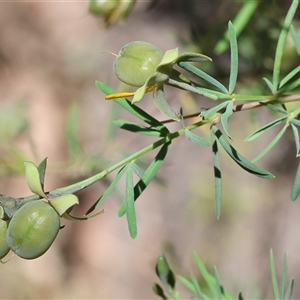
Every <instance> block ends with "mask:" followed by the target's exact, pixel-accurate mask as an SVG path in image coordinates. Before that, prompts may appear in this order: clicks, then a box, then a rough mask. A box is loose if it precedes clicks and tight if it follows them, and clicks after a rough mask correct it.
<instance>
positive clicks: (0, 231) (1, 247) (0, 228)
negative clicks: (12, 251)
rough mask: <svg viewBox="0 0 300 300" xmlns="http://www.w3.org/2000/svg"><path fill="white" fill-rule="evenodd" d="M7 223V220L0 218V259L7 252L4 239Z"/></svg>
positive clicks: (7, 248)
mask: <svg viewBox="0 0 300 300" xmlns="http://www.w3.org/2000/svg"><path fill="white" fill-rule="evenodd" d="M7 225H8V221H3V220H2V219H0V259H2V258H3V257H4V256H5V255H6V254H7V253H8V252H9V247H8V245H7V241H6V231H7Z"/></svg>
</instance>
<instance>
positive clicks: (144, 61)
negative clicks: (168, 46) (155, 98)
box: [114, 41, 164, 87]
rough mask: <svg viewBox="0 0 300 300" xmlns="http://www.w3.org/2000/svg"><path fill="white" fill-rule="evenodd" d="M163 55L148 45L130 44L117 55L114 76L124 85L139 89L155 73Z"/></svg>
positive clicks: (136, 42) (139, 42)
mask: <svg viewBox="0 0 300 300" xmlns="http://www.w3.org/2000/svg"><path fill="white" fill-rule="evenodd" d="M163 55H164V53H163V51H162V50H161V49H159V48H158V47H156V46H154V45H152V44H150V43H146V42H141V41H135V42H131V43H129V44H127V45H125V46H124V47H123V48H122V49H121V50H120V52H119V54H118V55H117V57H116V59H115V61H114V70H115V74H116V76H117V77H118V78H119V79H120V80H121V81H123V82H124V83H126V84H128V85H132V86H137V87H140V86H142V85H143V84H144V83H145V82H146V79H147V78H148V77H149V76H151V75H152V74H154V73H155V69H156V67H157V66H158V64H159V63H160V62H161V60H162V58H163Z"/></svg>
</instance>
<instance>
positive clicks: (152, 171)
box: [118, 142, 171, 217]
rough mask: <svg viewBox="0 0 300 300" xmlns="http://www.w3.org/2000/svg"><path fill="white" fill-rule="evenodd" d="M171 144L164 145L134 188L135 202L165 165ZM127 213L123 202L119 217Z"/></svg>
mask: <svg viewBox="0 0 300 300" xmlns="http://www.w3.org/2000/svg"><path fill="white" fill-rule="evenodd" d="M170 145H171V142H169V143H166V144H164V145H163V146H162V147H161V149H160V150H159V152H158V153H157V155H156V156H155V158H154V160H153V161H152V162H151V164H150V165H149V167H148V168H147V170H146V171H145V173H144V177H143V178H142V179H140V180H139V181H138V183H137V184H136V185H135V187H134V198H135V200H136V199H137V198H138V197H139V196H140V195H141V194H142V192H143V191H144V190H145V189H146V187H147V186H148V185H149V183H150V182H151V181H152V179H153V178H154V176H155V175H156V174H157V172H158V170H159V169H160V167H161V166H162V164H163V161H164V159H165V157H166V156H167V153H168V150H169V147H170ZM125 212H126V207H125V203H124V202H123V203H122V204H121V206H120V209H119V212H118V215H119V217H122V216H123V215H124V214H125Z"/></svg>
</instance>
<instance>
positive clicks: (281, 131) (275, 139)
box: [251, 125, 288, 162]
mask: <svg viewBox="0 0 300 300" xmlns="http://www.w3.org/2000/svg"><path fill="white" fill-rule="evenodd" d="M287 128H288V125H286V126H284V127H283V128H282V129H281V130H280V131H279V133H278V134H277V135H276V136H275V138H274V139H273V140H272V141H271V142H270V144H269V145H268V146H267V147H266V148H265V149H264V150H263V151H262V152H261V153H259V154H258V155H257V156H255V158H253V159H252V160H251V161H252V162H256V161H258V160H259V159H261V158H262V157H263V156H265V155H266V154H267V153H268V152H269V151H270V150H271V149H272V148H273V147H274V146H275V145H276V144H277V143H278V141H279V140H280V139H281V138H282V136H283V135H284V133H285V131H286V130H287Z"/></svg>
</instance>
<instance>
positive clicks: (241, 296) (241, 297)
mask: <svg viewBox="0 0 300 300" xmlns="http://www.w3.org/2000/svg"><path fill="white" fill-rule="evenodd" d="M238 300H244V297H243V295H242V293H241V292H239V296H238Z"/></svg>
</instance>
